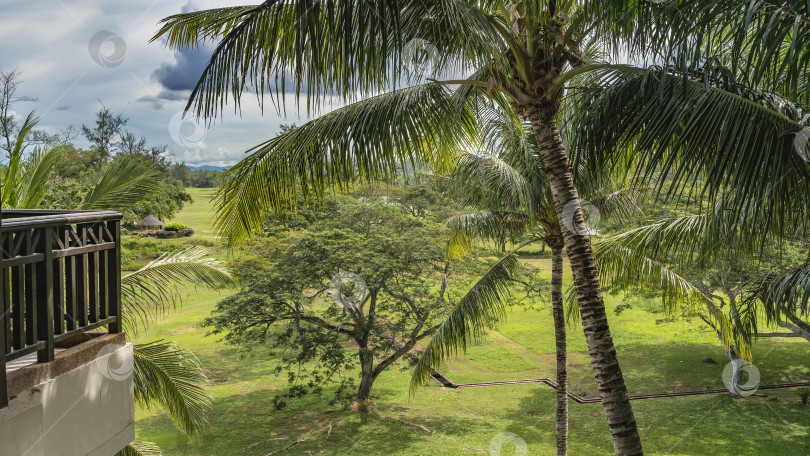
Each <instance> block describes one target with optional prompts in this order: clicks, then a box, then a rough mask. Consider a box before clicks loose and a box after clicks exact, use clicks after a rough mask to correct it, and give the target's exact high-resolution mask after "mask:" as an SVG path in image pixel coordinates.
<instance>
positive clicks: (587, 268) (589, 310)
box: [523, 103, 644, 456]
mask: <svg viewBox="0 0 810 456" xmlns="http://www.w3.org/2000/svg"><path fill="white" fill-rule="evenodd" d="M556 112H557V108H556V106H555V105H554V104H551V103H549V104H541V105H538V106H532V107H526V108H524V109H523V114H524V116H526V118H527V120H529V121H530V122H531V125H532V130H533V132H534V135H535V137H536V139H537V146H538V149H539V151H540V154H541V155H542V158H543V165H544V167H545V171H546V175H547V176H548V180H549V183H550V185H551V191H552V195H553V197H554V206H555V209H556V212H557V216H558V217H559V219H560V221H561V224H562V225H563V237H564V238H565V247H566V249H567V251H568V259H569V261H570V262H571V271H572V273H573V275H574V284H575V287H576V292H577V301H578V303H579V308H580V313H581V315H582V329H583V331H584V333H585V340H586V341H587V343H588V352H589V354H590V358H591V367H592V368H593V370H594V375H595V376H596V381H597V383H598V384H599V393H600V395H601V397H602V405H603V406H604V409H605V415H606V417H607V421H608V426H609V427H610V433H611V437H612V438H613V449H614V450H615V452H616V454H617V455H619V456H636V455H642V454H644V453H643V450H642V447H641V439H640V437H639V435H638V428H637V426H636V419H635V417H634V415H633V408H632V406H631V405H630V401H629V399H628V396H627V386H626V385H625V383H624V377H622V370H621V367H620V366H619V360H618V357H617V355H616V347H615V346H614V345H613V336H612V335H611V333H610V327H609V326H608V321H607V314H606V312H605V303H604V301H603V299H602V289H601V287H600V286H599V274H598V272H597V270H596V263H595V261H594V256H593V250H592V249H591V242H590V238H589V237H588V231H587V228H586V226H585V220H584V218H583V215H582V207H581V206H580V202H579V194H578V192H577V189H576V186H575V185H574V179H573V176H572V174H571V170H570V165H569V161H568V154H567V153H566V150H565V146H564V145H563V142H562V138H561V137H560V133H559V131H558V129H557V120H556V118H555V116H556ZM566 217H568V220H567V221H566V220H565V218H566ZM566 225H568V226H573V227H574V228H576V230H575V231H576V232H572V231H571V230H570V229H569V228H567V227H566Z"/></svg>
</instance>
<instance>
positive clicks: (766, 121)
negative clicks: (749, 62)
mask: <svg viewBox="0 0 810 456" xmlns="http://www.w3.org/2000/svg"><path fill="white" fill-rule="evenodd" d="M599 75H600V77H601V78H602V81H603V85H601V86H599V87H598V88H585V89H582V90H580V91H577V92H575V93H572V95H571V96H572V97H580V98H579V103H578V105H577V106H578V116H577V119H579V120H578V121H577V123H576V125H575V127H576V128H575V129H578V130H577V131H578V134H577V135H576V137H575V138H576V143H575V145H574V147H575V148H576V149H578V150H580V151H588V152H586V153H587V154H588V155H590V156H592V157H594V160H592V161H591V162H590V163H589V166H593V167H595V168H597V169H604V168H611V166H612V165H614V164H615V163H617V162H620V161H623V160H626V161H630V162H632V163H633V164H634V167H635V169H636V170H637V172H636V177H638V178H640V180H642V181H643V180H648V179H649V178H651V177H652V176H656V175H658V174H660V178H658V179H656V180H657V182H658V186H657V190H658V192H657V193H658V194H661V193H662V192H664V191H665V188H664V184H665V182H666V183H667V185H670V184H671V186H669V187H667V189H666V193H667V195H668V196H673V195H677V194H680V195H683V194H686V193H688V192H692V191H693V190H694V187H696V186H697V185H699V183H702V184H701V185H702V188H698V190H700V192H701V193H702V196H704V197H705V198H708V199H710V200H712V199H716V198H718V197H719V196H720V195H721V194H722V193H723V192H725V191H727V190H728V189H729V188H731V189H733V190H734V193H735V197H734V198H730V199H728V200H727V202H726V203H727V205H726V207H725V209H726V210H728V211H731V212H732V213H733V214H737V215H744V214H758V215H760V216H762V219H761V220H760V223H766V224H770V225H771V226H773V227H779V228H785V227H787V226H790V225H791V224H794V223H798V224H801V223H805V222H804V221H803V220H802V217H803V216H804V212H805V211H804V204H803V201H806V200H807V198H809V197H810V164H808V163H807V162H805V161H804V160H803V156H802V154H801V153H797V150H796V149H795V145H794V138H795V136H796V134H797V132H799V131H801V130H802V128H803V127H804V125H803V124H802V123H800V122H799V121H798V119H797V118H793V117H792V115H791V114H790V113H787V112H784V111H780V110H779V109H777V106H776V105H775V104H774V102H773V101H772V99H770V98H769V97H767V96H765V95H764V94H761V93H758V92H756V91H752V90H750V89H747V88H745V87H742V86H740V85H739V84H736V83H734V82H733V81H731V80H729V79H728V78H729V77H730V75H729V74H728V73H727V72H724V70H723V69H722V68H718V67H710V66H707V67H705V68H703V69H702V70H700V71H698V72H692V73H688V74H681V73H678V72H672V71H670V69H654V68H653V69H640V68H632V67H628V66H620V67H611V68H609V69H605V70H602V71H601V72H600V73H599ZM616 151H625V152H626V153H627V154H629V155H628V156H626V157H622V156H620V155H619V154H617V153H616Z"/></svg>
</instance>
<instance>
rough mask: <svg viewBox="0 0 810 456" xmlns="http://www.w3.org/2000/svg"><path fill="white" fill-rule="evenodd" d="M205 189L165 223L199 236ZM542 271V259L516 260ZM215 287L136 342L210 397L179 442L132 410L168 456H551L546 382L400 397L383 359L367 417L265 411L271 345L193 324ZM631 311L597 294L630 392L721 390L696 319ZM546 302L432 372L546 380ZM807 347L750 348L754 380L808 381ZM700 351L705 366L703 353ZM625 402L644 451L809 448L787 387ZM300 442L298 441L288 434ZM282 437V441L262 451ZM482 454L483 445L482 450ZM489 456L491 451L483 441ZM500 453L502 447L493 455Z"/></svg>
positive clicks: (578, 383)
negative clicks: (162, 355)
mask: <svg viewBox="0 0 810 456" xmlns="http://www.w3.org/2000/svg"><path fill="white" fill-rule="evenodd" d="M207 194H210V191H208V190H201V189H192V195H193V196H194V204H192V205H190V206H187V208H185V209H184V210H183V211H182V212H181V213H180V214H179V215H178V216H177V217H176V220H179V221H182V222H183V223H186V224H187V225H190V226H192V227H194V228H195V229H197V230H198V233H199V234H200V235H201V236H205V235H210V233H211V231H210V227H208V226H204V224H206V223H208V221H210V213H209V209H208V208H209V207H210V206H208V198H206V197H205V195H207ZM526 260H527V261H531V262H533V263H534V264H535V265H537V266H539V267H544V269H545V270H546V271H548V270H549V267H548V261H547V260H546V259H542V258H540V259H538V258H536V257H532V258H531V259H528V258H527V259H526ZM224 296H225V294H220V293H217V292H208V291H190V293H189V296H188V299H187V300H186V301H185V303H184V304H183V305H182V307H181V308H179V309H178V310H177V311H175V312H173V313H171V314H169V315H166V316H165V317H164V318H162V319H160V320H159V321H157V322H155V323H154V324H153V325H152V327H151V329H150V330H149V331H148V332H144V333H141V334H139V335H138V337H137V341H147V340H153V339H167V340H173V341H176V342H177V343H178V344H180V345H181V346H183V347H185V348H188V349H190V350H192V351H194V352H195V353H196V354H197V356H198V357H199V359H200V361H201V362H202V363H203V365H205V367H206V369H207V371H208V375H209V377H210V379H211V382H212V386H211V391H212V393H213V395H214V397H215V402H214V405H213V410H212V411H211V414H210V417H209V420H210V424H211V427H210V430H209V431H208V432H207V433H206V434H204V435H202V436H199V437H196V438H194V439H193V440H189V439H187V438H186V437H185V436H183V435H182V434H181V433H180V432H179V431H177V430H176V429H175V428H174V427H173V426H172V424H171V422H170V420H169V419H168V417H167V416H166V415H165V414H164V413H163V412H162V411H160V410H152V411H139V412H138V414H137V417H136V418H137V434H138V438H139V439H140V440H148V441H154V442H156V443H158V444H159V445H160V446H161V447H162V448H163V450H164V452H165V453H164V454H167V455H228V456H230V455H235V454H244V455H267V454H281V455H288V454H289V455H307V454H324V455H337V454H341V455H343V454H358V455H360V454H363V455H367V454H373V455H408V456H411V455H422V454H425V455H473V454H487V453H489V451H490V449H491V447H490V445H491V444H492V443H493V442H497V440H498V436H499V435H501V434H502V433H513V434H517V435H518V436H519V437H520V438H522V439H524V440H525V442H526V443H527V445H528V449H529V452H528V454H530V455H547V454H553V453H554V448H555V446H554V410H555V409H554V392H553V391H552V390H551V389H549V388H548V387H545V386H542V385H534V384H529V385H519V386H496V387H487V388H471V389H461V390H445V389H441V388H439V387H437V386H436V385H431V386H428V387H424V388H420V389H419V390H418V391H417V392H416V394H415V395H414V396H409V392H408V381H409V378H410V372H409V370H408V369H407V368H406V366H404V365H401V366H399V367H398V368H391V369H389V370H388V371H387V372H385V373H384V374H383V375H382V376H381V378H380V379H379V380H378V382H377V383H376V384H375V387H374V388H375V389H374V398H373V403H374V406H373V409H372V411H371V412H370V413H369V414H359V413H357V412H351V411H346V410H343V408H342V407H340V406H329V405H328V404H327V402H328V399H327V398H326V397H324V398H317V397H308V398H304V399H301V400H297V401H293V402H291V405H290V406H289V407H288V408H286V409H284V410H282V411H275V410H274V409H273V406H272V403H271V399H272V396H273V394H274V391H275V390H277V389H278V388H283V387H284V386H285V383H286V382H285V379H284V378H281V377H277V376H275V375H274V374H273V373H272V370H273V367H274V366H275V362H274V360H273V357H272V354H271V353H270V352H269V351H265V350H256V351H254V352H253V353H252V354H248V355H246V354H245V353H243V352H240V351H239V350H237V349H235V348H232V347H228V346H226V345H224V344H223V343H220V342H218V341H217V338H216V337H206V330H205V329H204V328H200V327H198V323H199V322H200V320H202V319H203V318H204V317H206V316H207V315H208V314H209V312H210V310H211V309H212V308H213V306H214V305H215V304H216V302H217V301H218V300H219V299H221V298H222V297H224ZM630 299H631V301H630V302H632V304H633V306H632V308H630V309H629V310H625V311H624V312H622V313H621V314H620V315H615V314H614V313H613V312H612V309H614V308H615V307H616V306H617V305H619V304H621V303H626V302H627V301H626V300H625V297H623V296H608V297H607V306H608V309H609V311H611V313H610V323H611V328H612V330H613V334H614V337H615V339H616V344H617V348H618V351H619V357H620V361H621V364H622V367H623V369H624V377H625V379H626V381H627V384H628V387H629V389H630V393H631V394H638V393H652V392H665V391H674V390H693V389H705V388H722V387H723V382H722V377H721V373H722V370H723V367H724V366H725V364H726V361H725V357H724V355H723V351H722V348H721V347H720V346H719V344H718V343H716V341H715V339H714V337H713V336H712V334H711V333H710V332H709V331H708V330H707V328H706V327H705V326H703V325H701V324H698V323H697V322H694V321H693V322H684V321H678V322H670V323H656V320H659V319H662V318H663V314H662V313H658V312H656V311H655V306H654V305H653V304H652V303H650V302H647V301H645V300H643V299H637V298H630ZM551 322H552V320H551V314H550V309H549V308H546V307H544V306H543V305H539V306H538V308H537V309H533V310H524V309H518V308H515V309H512V310H511V311H510V312H509V314H508V318H507V320H506V321H505V323H504V324H503V325H502V326H501V327H500V328H498V331H497V332H493V333H492V334H491V335H490V337H488V338H487V339H486V340H483V341H481V343H479V344H476V345H475V346H473V347H471V348H470V350H469V351H468V352H467V353H466V354H465V355H464V356H462V357H461V358H460V359H458V360H454V361H453V362H451V363H450V364H449V365H447V366H446V367H444V368H443V369H442V372H443V373H444V374H445V375H446V376H448V377H449V378H450V379H451V380H453V381H454V382H456V383H464V382H478V381H487V380H509V379H523V378H532V377H553V375H554V356H553V353H554V340H553V339H554V337H553V330H552V326H551ZM569 340H570V342H569V346H570V351H571V354H570V369H571V389H572V390H573V391H574V392H576V393H580V394H583V395H587V396H592V395H596V393H597V391H596V385H595V381H594V380H593V377H592V374H591V371H590V368H589V365H588V356H587V350H586V348H585V342H584V337H583V336H582V332H581V328H572V329H571V330H570V332H569ZM808 353H810V345H808V344H807V342H806V341H803V340H796V339H779V340H774V339H765V340H761V341H759V342H758V343H757V344H756V346H755V347H754V364H755V365H756V366H757V367H758V368H759V370H760V372H761V375H762V383H763V384H766V383H777V382H797V381H807V380H808V379H810V356H809V355H808ZM707 356H710V357H712V358H713V359H714V360H716V361H717V364H707V363H703V362H702V361H703V359H704V358H706V357H707ZM633 404H634V410H635V413H636V419H637V421H638V423H639V426H640V431H641V434H642V438H643V442H644V445H645V450H646V453H647V454H662V455H663V454H670V455H729V454H746V455H810V406H802V405H801V402H800V399H799V395H798V391H797V390H794V389H784V390H769V391H762V392H760V393H759V394H758V395H756V396H753V397H750V398H746V399H733V398H731V397H729V396H727V395H709V396H697V397H687V398H672V399H654V400H643V401H636V402H634V403H633ZM570 412H571V417H570V423H571V424H570V454H572V455H601V454H611V452H612V445H611V443H610V438H609V433H608V430H607V425H606V424H605V421H604V416H603V413H602V408H601V405H579V404H576V403H573V402H572V403H571V405H570ZM296 442H300V443H296ZM288 445H292V446H290V447H289V449H288V450H286V451H281V452H279V453H273V452H275V451H279V450H282V449H283V448H285V447H287V446H288ZM492 449H493V451H494V450H495V448H492ZM492 454H498V452H497V451H495V452H494V453H492ZM500 454H501V455H503V456H506V455H512V454H515V453H514V447H513V446H512V445H506V446H504V447H503V451H502V452H501V453H500Z"/></svg>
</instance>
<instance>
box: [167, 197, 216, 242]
mask: <svg viewBox="0 0 810 456" xmlns="http://www.w3.org/2000/svg"><path fill="white" fill-rule="evenodd" d="M215 190H216V189H214V188H187V189H186V191H187V192H188V194H189V195H191V198H192V199H193V200H194V201H193V202H192V203H191V204H188V203H187V204H185V205H184V207H183V209H182V210H181V211H180V212H178V213H177V214H176V215H175V216H174V218H173V219H171V220H164V221H165V222H166V223H169V222H182V223H184V224H185V225H186V226H188V227H191V228H194V229H195V230H196V233H195V236H203V237H213V236H214V230H213V228H212V224H213V220H212V219H213V216H214V212H213V204H212V202H211V197H212V195H213V194H214V191H215Z"/></svg>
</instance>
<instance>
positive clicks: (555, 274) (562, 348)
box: [551, 244, 568, 456]
mask: <svg viewBox="0 0 810 456" xmlns="http://www.w3.org/2000/svg"><path fill="white" fill-rule="evenodd" d="M551 253H552V257H551V303H552V308H553V314H554V336H555V340H556V342H557V456H566V455H567V454H568V347H567V346H566V340H565V309H564V308H563V294H562V281H563V254H562V245H560V244H556V245H554V246H552V248H551Z"/></svg>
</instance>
